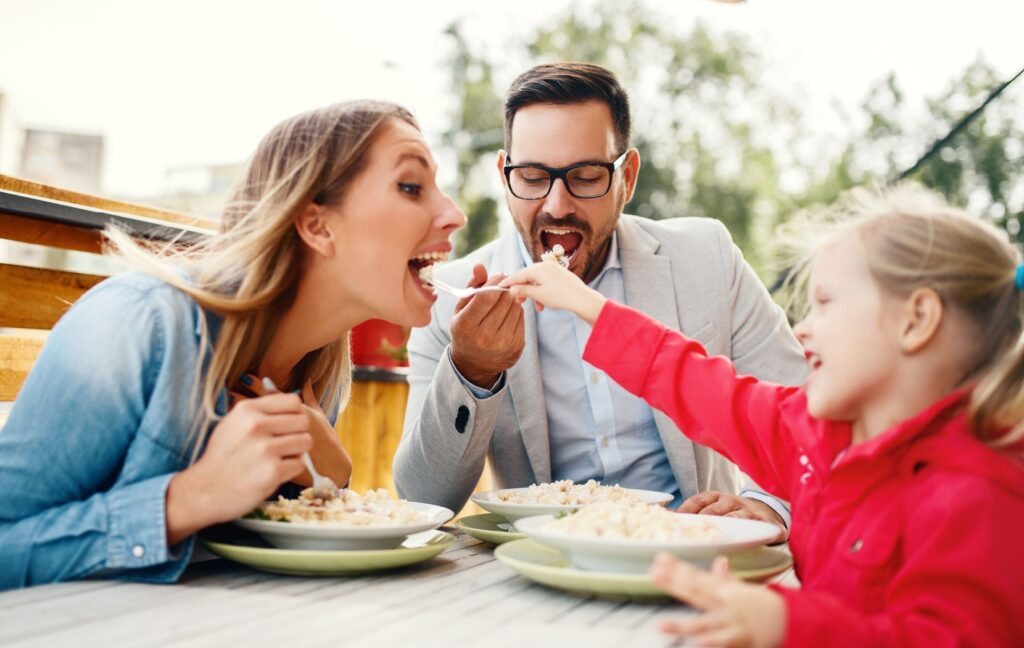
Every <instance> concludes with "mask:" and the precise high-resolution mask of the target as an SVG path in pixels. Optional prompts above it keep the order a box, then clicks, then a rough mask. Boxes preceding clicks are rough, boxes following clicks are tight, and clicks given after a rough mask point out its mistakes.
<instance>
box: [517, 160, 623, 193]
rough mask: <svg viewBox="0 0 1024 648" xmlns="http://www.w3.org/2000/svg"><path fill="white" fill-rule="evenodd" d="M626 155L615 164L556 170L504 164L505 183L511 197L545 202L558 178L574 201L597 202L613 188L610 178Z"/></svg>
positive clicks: (541, 166)
mask: <svg viewBox="0 0 1024 648" xmlns="http://www.w3.org/2000/svg"><path fill="white" fill-rule="evenodd" d="M628 154H629V151H626V152H625V153H623V154H622V155H620V156H619V157H618V158H616V159H615V161H614V162H580V163H578V164H570V165H569V166H566V167H560V168H557V169H553V168H551V167H546V166H543V165H540V164H506V165H505V179H506V180H508V189H509V191H511V192H512V195H513V196H515V197H516V198H520V199H522V200H540V199H541V198H546V197H547V195H548V194H549V193H551V187H553V186H554V185H555V180H558V179H559V178H561V179H562V184H564V185H565V188H566V189H568V190H569V193H570V194H572V195H573V196H575V197H576V198H600V197H601V196H603V195H605V194H606V193H608V190H609V189H611V188H612V175H613V174H614V173H615V170H616V169H618V168H619V167H620V166H622V163H623V162H625V160H626V156H627V155H628Z"/></svg>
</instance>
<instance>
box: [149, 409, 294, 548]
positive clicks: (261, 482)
mask: <svg viewBox="0 0 1024 648" xmlns="http://www.w3.org/2000/svg"><path fill="white" fill-rule="evenodd" d="M309 428H310V420H309V414H308V412H307V409H306V406H305V405H303V403H302V400H301V399H300V398H299V397H298V395H296V394H270V395H267V396H262V397H260V398H251V399H244V400H242V401H240V402H238V403H237V404H236V405H235V406H234V407H233V408H232V409H231V411H230V412H228V414H227V416H225V417H224V418H223V419H222V420H221V422H220V423H218V424H217V426H216V427H215V428H214V429H213V431H212V432H211V433H210V439H209V441H208V442H207V444H206V449H205V450H204V451H203V454H202V456H201V457H200V458H199V460H198V461H197V462H196V463H195V464H193V465H192V466H189V467H188V468H186V469H185V470H183V471H182V472H180V473H178V474H177V475H175V476H174V477H173V478H172V479H171V483H170V485H169V486H168V488H167V543H168V546H173V545H175V544H177V543H178V542H180V541H182V540H184V539H185V538H187V537H188V536H190V535H192V534H193V533H195V532H196V531H198V530H199V529H202V528H204V527H207V526H209V525H211V524H216V523H218V522H225V521H227V520H233V519H235V518H237V517H240V516H242V515H245V514H246V513H248V512H250V511H251V510H253V508H255V507H256V505H257V504H259V503H260V502H262V501H263V500H265V499H266V498H267V497H269V496H270V495H271V494H272V493H273V492H274V491H275V490H276V489H277V487H278V486H280V485H281V484H282V483H284V482H286V481H288V480H290V479H294V478H295V477H296V476H297V475H299V474H301V473H302V471H303V470H304V469H303V466H302V460H301V459H300V458H299V456H300V455H301V454H302V453H303V452H308V451H309V449H310V448H312V447H313V437H312V436H310V433H309Z"/></svg>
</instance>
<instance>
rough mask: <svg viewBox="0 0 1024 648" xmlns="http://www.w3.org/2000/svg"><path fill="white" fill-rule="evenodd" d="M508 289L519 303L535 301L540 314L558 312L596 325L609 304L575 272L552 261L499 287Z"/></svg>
mask: <svg viewBox="0 0 1024 648" xmlns="http://www.w3.org/2000/svg"><path fill="white" fill-rule="evenodd" d="M499 285H501V286H505V287H508V288H509V289H510V290H511V292H512V295H513V296H514V297H515V298H516V299H517V300H519V302H520V303H522V302H524V301H526V300H527V299H532V300H533V301H534V304H535V305H536V308H537V310H538V311H542V310H544V308H557V309H559V310H567V311H572V312H573V313H576V315H578V316H579V317H581V318H582V319H583V320H585V321H586V322H588V323H589V324H591V325H593V324H594V322H595V321H596V320H597V316H598V315H600V314H601V309H602V308H603V307H604V304H605V302H606V301H608V300H607V298H605V297H604V296H603V295H602V294H601V293H599V292H597V291H596V290H594V289H592V288H589V287H587V285H586V284H584V283H583V281H582V280H581V279H580V278H579V277H577V276H576V275H574V274H573V273H572V272H570V271H569V270H567V269H566V268H563V267H562V265H561V264H559V263H555V262H553V261H541V262H540V263H534V264H533V265H531V266H528V267H526V268H524V269H522V270H520V271H519V272H514V273H512V274H511V275H509V276H508V277H506V278H505V280H504V281H502V282H501V284H499Z"/></svg>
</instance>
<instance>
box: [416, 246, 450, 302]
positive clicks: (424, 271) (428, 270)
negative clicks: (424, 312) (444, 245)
mask: <svg viewBox="0 0 1024 648" xmlns="http://www.w3.org/2000/svg"><path fill="white" fill-rule="evenodd" d="M447 260H448V253H447V252H424V253H422V254H417V255H415V256H413V257H412V258H411V259H409V264H408V265H409V274H411V275H412V277H413V281H414V282H415V283H416V285H417V286H418V287H419V288H420V290H422V291H423V292H424V293H426V294H427V295H429V296H430V297H435V296H436V294H437V293H436V291H435V290H434V287H433V286H432V285H431V284H430V278H431V277H432V276H433V274H434V264H435V263H444V262H445V261H447Z"/></svg>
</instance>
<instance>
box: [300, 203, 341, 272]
mask: <svg viewBox="0 0 1024 648" xmlns="http://www.w3.org/2000/svg"><path fill="white" fill-rule="evenodd" d="M329 215H330V214H329V213H328V210H327V208H326V207H324V206H323V205H318V204H316V203H314V202H311V203H309V204H308V205H306V208H305V209H303V210H302V211H301V212H299V214H298V215H297V216H296V217H295V231H296V232H298V234H299V238H301V239H302V242H303V243H305V244H306V246H307V247H309V248H310V249H311V250H312V251H313V252H316V253H317V254H320V255H321V256H324V257H327V258H330V257H333V256H334V231H333V230H332V229H331V227H330V219H329V218H328V216H329Z"/></svg>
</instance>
